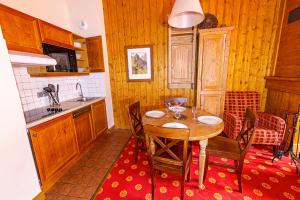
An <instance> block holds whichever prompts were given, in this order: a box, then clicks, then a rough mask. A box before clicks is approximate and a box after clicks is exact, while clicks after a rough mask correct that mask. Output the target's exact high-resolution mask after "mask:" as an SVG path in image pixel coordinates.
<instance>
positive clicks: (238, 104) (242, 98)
mask: <svg viewBox="0 0 300 200" xmlns="http://www.w3.org/2000/svg"><path fill="white" fill-rule="evenodd" d="M246 108H250V109H251V110H252V111H253V112H259V111H260V95H259V93H258V92H254V91H245V92H242V91H238V92H226V95H225V106H224V111H225V112H229V113H232V114H234V115H237V116H238V117H239V118H240V119H241V120H242V121H243V120H244V117H245V111H246Z"/></svg>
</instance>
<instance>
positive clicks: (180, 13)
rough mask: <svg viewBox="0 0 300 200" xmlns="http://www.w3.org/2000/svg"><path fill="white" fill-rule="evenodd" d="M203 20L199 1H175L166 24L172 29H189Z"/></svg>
mask: <svg viewBox="0 0 300 200" xmlns="http://www.w3.org/2000/svg"><path fill="white" fill-rule="evenodd" d="M204 18H205V16H204V13H203V10H202V7H201V5H200V1H199V0H175V3H174V6H173V9H172V12H171V15H170V17H169V19H168V23H169V25H170V26H172V27H174V28H190V27H193V26H196V25H198V24H200V23H201V22H202V21H203V20H204Z"/></svg>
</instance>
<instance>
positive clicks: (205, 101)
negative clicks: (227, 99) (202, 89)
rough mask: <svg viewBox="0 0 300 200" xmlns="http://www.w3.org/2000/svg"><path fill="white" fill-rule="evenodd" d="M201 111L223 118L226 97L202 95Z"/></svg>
mask: <svg viewBox="0 0 300 200" xmlns="http://www.w3.org/2000/svg"><path fill="white" fill-rule="evenodd" d="M200 101H201V109H204V110H206V111H207V112H209V113H212V114H214V115H217V116H219V117H222V118H223V112H222V110H223V107H224V95H222V94H202V95H201V97H200Z"/></svg>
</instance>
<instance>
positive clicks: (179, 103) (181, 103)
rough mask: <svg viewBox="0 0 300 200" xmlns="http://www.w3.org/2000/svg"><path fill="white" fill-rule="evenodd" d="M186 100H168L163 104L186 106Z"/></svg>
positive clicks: (181, 98) (178, 98) (184, 98)
mask: <svg viewBox="0 0 300 200" xmlns="http://www.w3.org/2000/svg"><path fill="white" fill-rule="evenodd" d="M187 101H188V99H187V98H186V97H177V98H169V99H166V100H165V103H166V104H168V103H170V104H171V106H174V105H179V106H186V104H187Z"/></svg>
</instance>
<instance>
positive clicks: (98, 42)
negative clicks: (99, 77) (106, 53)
mask: <svg viewBox="0 0 300 200" xmlns="http://www.w3.org/2000/svg"><path fill="white" fill-rule="evenodd" d="M86 48H87V54H88V60H89V69H90V72H104V71H105V69H104V59H103V48H102V38H101V36H96V37H90V38H86Z"/></svg>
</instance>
